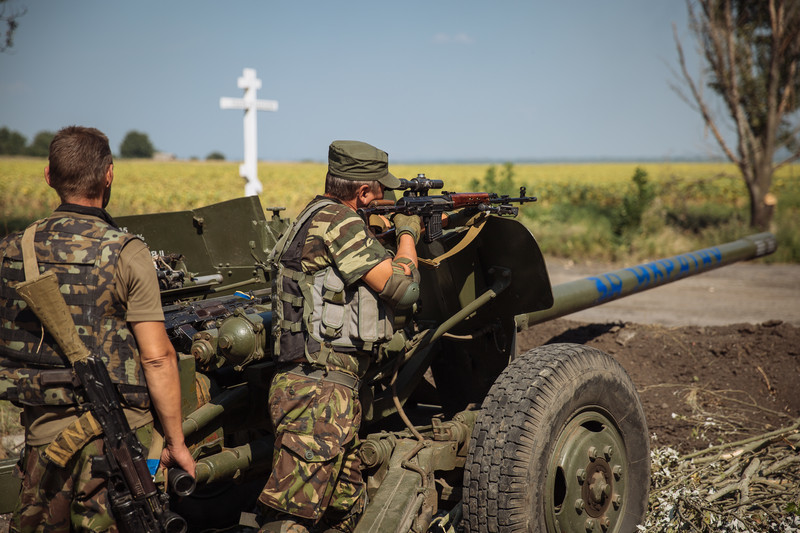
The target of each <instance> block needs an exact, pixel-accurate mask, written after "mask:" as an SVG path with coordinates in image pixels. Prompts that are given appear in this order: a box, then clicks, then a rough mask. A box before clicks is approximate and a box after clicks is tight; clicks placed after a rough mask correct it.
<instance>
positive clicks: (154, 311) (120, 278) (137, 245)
mask: <svg viewBox="0 0 800 533" xmlns="http://www.w3.org/2000/svg"><path fill="white" fill-rule="evenodd" d="M114 281H115V286H116V287H115V288H116V291H117V295H118V296H119V298H120V300H121V301H122V302H124V303H126V305H127V307H126V308H127V315H126V317H125V319H126V320H127V321H128V322H162V321H163V320H164V311H163V310H162V309H161V295H160V293H159V290H158V279H157V278H156V271H155V268H154V267H153V259H152V256H151V255H150V250H148V249H147V245H146V244H144V242H142V241H141V240H139V239H133V240H131V241H130V242H128V244H126V245H125V247H124V248H123V249H122V251H121V252H120V254H119V259H118V260H117V272H116V276H115V279H114Z"/></svg>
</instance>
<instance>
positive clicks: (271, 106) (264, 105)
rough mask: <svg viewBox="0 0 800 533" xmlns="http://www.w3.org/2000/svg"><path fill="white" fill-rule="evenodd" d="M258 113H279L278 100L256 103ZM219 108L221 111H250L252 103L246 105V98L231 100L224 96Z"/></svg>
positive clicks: (258, 101) (220, 100)
mask: <svg viewBox="0 0 800 533" xmlns="http://www.w3.org/2000/svg"><path fill="white" fill-rule="evenodd" d="M254 104H255V108H256V110H257V111H277V110H278V101H277V100H256V101H255V102H254ZM219 107H220V108H221V109H248V108H249V107H250V103H249V102H247V103H245V100H244V98H230V97H228V96H223V97H221V98H220V99H219Z"/></svg>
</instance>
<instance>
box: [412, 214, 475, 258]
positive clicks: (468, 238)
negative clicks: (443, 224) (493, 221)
mask: <svg viewBox="0 0 800 533" xmlns="http://www.w3.org/2000/svg"><path fill="white" fill-rule="evenodd" d="M487 218H488V217H481V218H480V220H478V221H477V222H475V224H473V225H472V226H470V228H469V229H468V230H467V234H466V235H464V238H463V239H461V240H460V241H459V242H458V244H456V245H455V246H453V247H452V248H450V249H449V250H447V251H446V252H445V253H443V254H442V255H440V256H439V257H434V258H433V259H426V258H424V257H418V258H417V261H419V262H420V263H422V264H423V265H426V266H428V267H430V268H439V265H441V264H442V261H444V260H445V259H448V258H450V257H452V256H454V255H456V254H457V253H458V252H460V251H461V250H463V249H464V248H466V247H467V246H469V245H470V243H471V242H472V241H474V240H475V237H477V236H478V233H480V232H481V230H482V229H483V226H484V224H486V220H487Z"/></svg>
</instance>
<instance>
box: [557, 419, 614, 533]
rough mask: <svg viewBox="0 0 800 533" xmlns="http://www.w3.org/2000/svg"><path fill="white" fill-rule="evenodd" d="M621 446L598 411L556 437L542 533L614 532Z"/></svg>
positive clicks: (575, 421) (569, 424)
mask: <svg viewBox="0 0 800 533" xmlns="http://www.w3.org/2000/svg"><path fill="white" fill-rule="evenodd" d="M627 469H628V458H627V453H626V449H625V440H624V439H623V437H622V435H621V434H620V432H619V430H618V429H617V428H616V426H615V425H614V424H613V422H611V419H610V418H609V417H607V416H606V414H605V413H603V412H602V411H601V410H599V409H592V408H590V409H587V410H586V411H583V412H581V413H578V414H577V415H575V416H574V417H573V418H572V419H571V420H570V421H569V422H568V423H567V424H566V426H565V427H564V429H563V430H562V431H561V433H560V434H559V435H558V438H557V440H556V445H555V447H554V451H553V453H552V455H551V457H550V461H549V464H548V468H547V475H546V480H545V509H544V512H545V522H546V524H547V531H548V533H550V532H552V533H558V532H561V531H584V530H585V531H587V532H590V531H598V532H599V531H608V532H610V533H614V532H616V531H618V529H617V528H618V527H619V525H618V524H619V522H620V517H621V516H622V514H623V513H624V512H625V507H624V501H625V496H626V475H625V474H626V471H627Z"/></svg>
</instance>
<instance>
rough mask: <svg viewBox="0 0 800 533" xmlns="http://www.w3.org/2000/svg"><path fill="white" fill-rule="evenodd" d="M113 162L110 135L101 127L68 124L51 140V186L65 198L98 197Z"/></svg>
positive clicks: (100, 194)
mask: <svg viewBox="0 0 800 533" xmlns="http://www.w3.org/2000/svg"><path fill="white" fill-rule="evenodd" d="M112 163H113V157H112V155H111V147H110V146H109V145H108V137H106V136H105V134H103V132H101V131H100V130H98V129H95V128H86V127H83V126H68V127H66V128H63V129H61V130H60V131H59V132H58V133H56V135H55V137H53V140H52V142H51V143H50V186H51V187H52V188H54V189H55V190H56V192H57V193H58V196H59V197H60V198H61V200H62V201H63V200H67V199H70V198H97V197H100V196H102V195H103V189H104V186H105V183H104V179H105V175H106V172H108V167H109V165H111V164H112Z"/></svg>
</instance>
